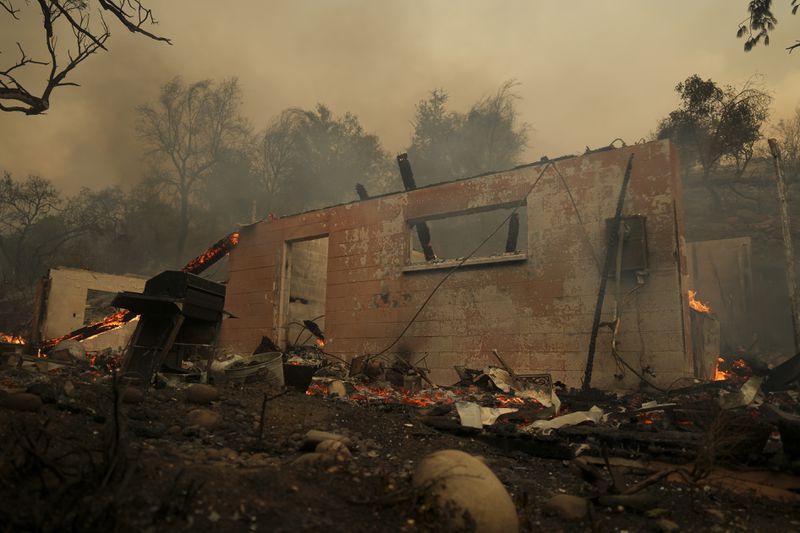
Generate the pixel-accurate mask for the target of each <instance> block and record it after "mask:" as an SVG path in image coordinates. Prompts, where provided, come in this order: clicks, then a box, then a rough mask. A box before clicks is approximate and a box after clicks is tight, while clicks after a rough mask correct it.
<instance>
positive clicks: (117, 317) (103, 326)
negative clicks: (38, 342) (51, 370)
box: [41, 309, 138, 351]
mask: <svg viewBox="0 0 800 533" xmlns="http://www.w3.org/2000/svg"><path fill="white" fill-rule="evenodd" d="M137 316H138V315H135V314H133V313H132V312H131V311H128V310H126V309H122V310H121V311H117V312H116V313H114V314H113V315H108V316H107V317H105V318H104V319H103V320H100V321H99V322H94V323H93V324H89V325H88V326H83V327H82V328H79V329H76V330H75V331H70V332H69V333H67V334H66V335H62V336H60V337H56V338H55V339H50V340H48V341H45V342H43V343H42V347H41V348H42V350H44V351H47V350H49V349H50V348H52V347H54V346H55V345H56V344H58V343H59V342H61V341H64V340H67V339H74V340H77V341H82V340H84V339H87V338H90V337H94V336H95V335H99V334H100V333H103V332H105V331H108V330H110V329H116V328H118V327H120V326H122V325H124V324H126V323H128V322H130V321H131V320H133V319H134V318H136V317H137Z"/></svg>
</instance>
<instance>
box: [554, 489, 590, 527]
mask: <svg viewBox="0 0 800 533" xmlns="http://www.w3.org/2000/svg"><path fill="white" fill-rule="evenodd" d="M544 509H545V511H546V512H549V513H550V514H554V515H558V516H559V517H561V518H562V519H564V520H570V521H573V520H583V519H584V518H585V517H586V515H587V514H588V513H589V502H587V501H586V500H585V499H584V498H581V497H579V496H572V495H570V494H557V495H556V496H553V497H552V498H550V499H549V500H547V501H546V502H545V503H544Z"/></svg>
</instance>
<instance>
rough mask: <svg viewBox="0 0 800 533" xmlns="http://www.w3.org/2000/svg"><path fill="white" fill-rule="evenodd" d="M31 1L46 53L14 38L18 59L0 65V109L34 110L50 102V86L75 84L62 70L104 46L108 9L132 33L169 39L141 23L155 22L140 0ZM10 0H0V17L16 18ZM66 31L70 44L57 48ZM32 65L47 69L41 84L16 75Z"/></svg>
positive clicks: (28, 2)
mask: <svg viewBox="0 0 800 533" xmlns="http://www.w3.org/2000/svg"><path fill="white" fill-rule="evenodd" d="M95 3H96V5H95ZM34 4H35V5H36V6H38V9H39V11H40V12H41V16H42V24H43V30H44V32H43V38H44V42H45V45H46V48H47V59H34V58H33V57H30V56H28V54H27V53H26V52H25V47H24V46H23V45H22V44H21V43H19V42H17V50H18V52H19V59H17V61H16V62H15V63H13V64H12V65H10V66H7V67H5V68H3V67H0V68H3V70H0V111H8V112H12V111H17V112H20V113H25V114H26V115H40V114H42V113H44V112H45V111H47V110H48V109H49V108H50V97H51V95H52V92H53V91H54V90H55V89H56V88H58V87H65V86H70V85H71V86H77V85H78V84H77V83H74V82H71V81H67V76H68V75H69V74H70V73H71V72H72V71H73V70H74V69H75V67H77V66H78V65H79V64H81V63H82V62H83V61H84V60H85V59H86V58H88V57H89V56H91V55H92V54H94V53H95V52H97V51H98V50H100V49H102V50H107V48H106V41H107V40H108V38H109V37H110V36H111V33H110V30H109V27H108V25H107V24H106V21H105V17H104V14H110V16H111V18H113V19H115V20H116V21H118V22H119V23H120V24H122V26H123V27H125V28H126V29H128V30H129V31H131V32H133V33H138V34H141V35H144V36H146V37H149V38H150V39H154V40H157V41H164V42H167V43H169V42H170V40H169V39H167V38H165V37H160V36H158V35H155V34H154V33H151V32H150V31H149V30H148V29H147V28H149V27H150V26H151V25H154V24H156V20H155V18H154V17H153V13H152V11H151V10H150V9H147V8H146V7H145V6H144V5H143V4H142V2H141V1H140V0H96V2H93V1H92V0H36V1H33V0H24V6H25V7H26V8H28V7H30V8H33V5H34ZM16 5H18V2H17V3H15V0H0V17H2V16H5V17H7V18H10V19H12V20H13V21H18V20H20V19H19V17H20V14H21V13H22V9H21V8H17V7H16ZM19 5H22V4H19ZM93 13H95V14H96V15H97V18H98V19H99V22H98V23H96V24H95V23H93V21H92V14H93ZM67 32H68V33H71V34H72V38H73V47H72V48H67V49H66V50H62V49H59V35H60V34H68V33H67ZM37 66H38V67H43V68H44V70H46V71H47V74H46V81H45V83H44V88H41V89H38V88H37V89H32V88H30V85H28V84H27V83H24V82H23V81H22V76H21V75H22V74H23V72H26V71H28V70H31V69H32V68H35V67H37Z"/></svg>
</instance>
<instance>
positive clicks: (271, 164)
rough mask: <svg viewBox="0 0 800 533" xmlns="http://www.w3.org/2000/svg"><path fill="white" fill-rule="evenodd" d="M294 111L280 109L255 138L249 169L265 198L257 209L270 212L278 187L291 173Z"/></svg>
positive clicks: (294, 137)
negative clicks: (281, 110)
mask: <svg viewBox="0 0 800 533" xmlns="http://www.w3.org/2000/svg"><path fill="white" fill-rule="evenodd" d="M295 114H296V110H293V109H287V110H285V111H283V112H282V113H281V114H280V115H279V116H278V117H277V118H276V119H275V120H274V121H273V122H272V123H271V124H270V125H269V126H268V127H267V128H266V129H265V130H264V131H263V132H262V133H261V134H260V135H259V136H258V138H257V139H256V141H255V147H254V150H253V152H254V153H253V158H252V159H253V171H254V174H255V175H256V176H257V177H258V180H259V182H260V185H261V187H262V191H263V193H264V195H265V197H266V200H265V203H266V205H264V206H261V207H262V209H261V211H264V210H266V212H268V213H269V212H271V211H272V210H273V209H274V207H275V199H276V196H277V195H278V193H279V191H280V188H281V186H282V185H283V184H284V182H285V181H286V179H287V177H288V175H289V174H290V173H291V170H292V166H293V164H294V160H295V158H296V156H297V152H298V146H297V145H298V142H297V136H296V135H295V134H294V129H295V126H296V120H295Z"/></svg>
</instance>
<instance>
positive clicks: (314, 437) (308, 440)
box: [303, 429, 353, 450]
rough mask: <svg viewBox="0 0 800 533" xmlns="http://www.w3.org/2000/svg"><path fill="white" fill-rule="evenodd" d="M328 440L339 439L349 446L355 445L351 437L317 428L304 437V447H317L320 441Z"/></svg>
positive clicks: (310, 448) (311, 448)
mask: <svg viewBox="0 0 800 533" xmlns="http://www.w3.org/2000/svg"><path fill="white" fill-rule="evenodd" d="M326 440H335V441H339V442H341V443H342V444H344V445H345V446H347V447H348V448H352V447H353V441H352V440H351V439H350V437H345V436H344V435H339V434H338V433H329V432H328V431H318V430H316V429H312V430H309V431H308V432H307V433H306V434H305V437H304V442H303V449H307V450H313V449H316V447H317V445H318V444H319V443H320V442H323V441H326Z"/></svg>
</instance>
